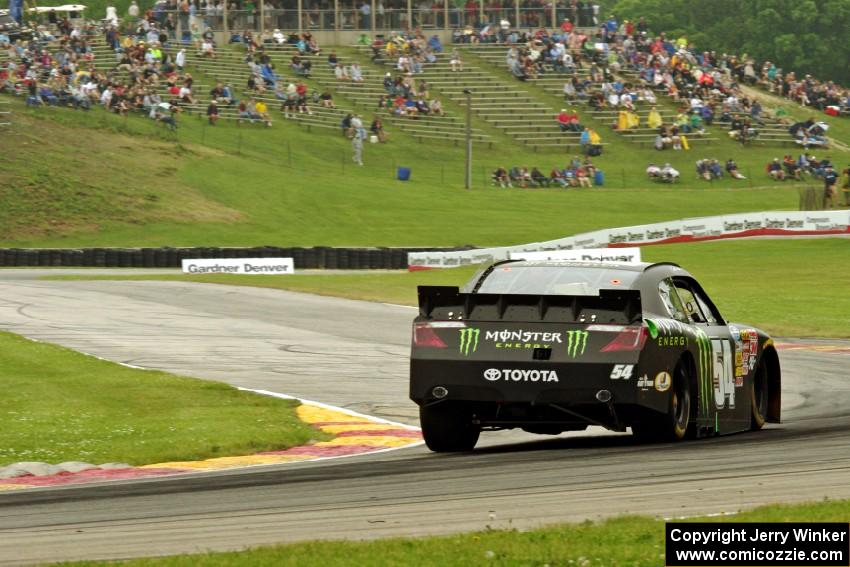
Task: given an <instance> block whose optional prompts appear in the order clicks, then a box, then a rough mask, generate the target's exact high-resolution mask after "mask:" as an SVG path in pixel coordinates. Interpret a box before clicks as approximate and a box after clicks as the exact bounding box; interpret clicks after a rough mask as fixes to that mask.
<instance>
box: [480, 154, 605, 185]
mask: <svg viewBox="0 0 850 567" xmlns="http://www.w3.org/2000/svg"><path fill="white" fill-rule="evenodd" d="M491 179H492V181H493V185H495V186H498V187H502V188H508V187H510V188H513V187H520V188H523V189H527V188H543V187H554V188H568V187H593V186H595V185H602V184H603V180H604V175H603V173H602V171H601V170H600V169H598V168H597V167H596V165H594V163H593V161H592V160H591V158H590V157H587V156H586V157H585V158H584V159H581V158H580V157H579V156H573V158H572V160H570V161H569V163H567V164H566V165H565V166H562V167H559V166H554V167H552V169H551V170H550V171H549V174H548V175H547V174H545V173H543V172H542V171H540V169H539V168H538V167H532V168H531V169H529V168H528V167H527V166H513V167H511V168H510V169H505V168H504V167H497V168H496V169H495V170H493V173H492V174H491Z"/></svg>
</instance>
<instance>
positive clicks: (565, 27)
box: [561, 18, 573, 33]
mask: <svg viewBox="0 0 850 567" xmlns="http://www.w3.org/2000/svg"><path fill="white" fill-rule="evenodd" d="M561 31H562V32H564V33H570V32H571V31H573V23H572V22H571V21H570V20H569V19H567V18H564V21H563V22H561Z"/></svg>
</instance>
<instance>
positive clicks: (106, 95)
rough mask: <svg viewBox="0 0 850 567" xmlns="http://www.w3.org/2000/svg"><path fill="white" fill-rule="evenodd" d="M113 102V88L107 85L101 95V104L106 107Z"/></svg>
mask: <svg viewBox="0 0 850 567" xmlns="http://www.w3.org/2000/svg"><path fill="white" fill-rule="evenodd" d="M111 103H112V89H111V88H110V87H106V88H105V89H104V90H103V93H102V94H101V95H100V104H102V105H103V106H104V108H107V109H108V108H109V105H110V104H111Z"/></svg>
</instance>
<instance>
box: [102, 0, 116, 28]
mask: <svg viewBox="0 0 850 567" xmlns="http://www.w3.org/2000/svg"><path fill="white" fill-rule="evenodd" d="M105 20H106V21H107V22H109V23H110V24H112V25H113V26H117V25H118V10H116V9H115V6H113V5H112V4H109V5H108V6H106V18H105Z"/></svg>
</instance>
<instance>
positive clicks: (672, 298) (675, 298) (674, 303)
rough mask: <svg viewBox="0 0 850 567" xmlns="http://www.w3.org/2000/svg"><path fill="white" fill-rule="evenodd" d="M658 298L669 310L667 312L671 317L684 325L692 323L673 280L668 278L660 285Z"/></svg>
mask: <svg viewBox="0 0 850 567" xmlns="http://www.w3.org/2000/svg"><path fill="white" fill-rule="evenodd" d="M658 296H659V297H660V298H661V302H662V303H663V304H664V306H665V307H666V308H667V312H668V313H669V314H670V316H671V317H673V318H674V319H676V320H678V321H682V322H683V323H689V322H690V319H689V318H688V315H687V314H686V313H685V308H684V306H683V305H682V300H681V299H679V294H678V293H676V287H675V286H674V285H673V281H672V280H670V279H669V278H667V279H665V280H661V282H659V283H658Z"/></svg>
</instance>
